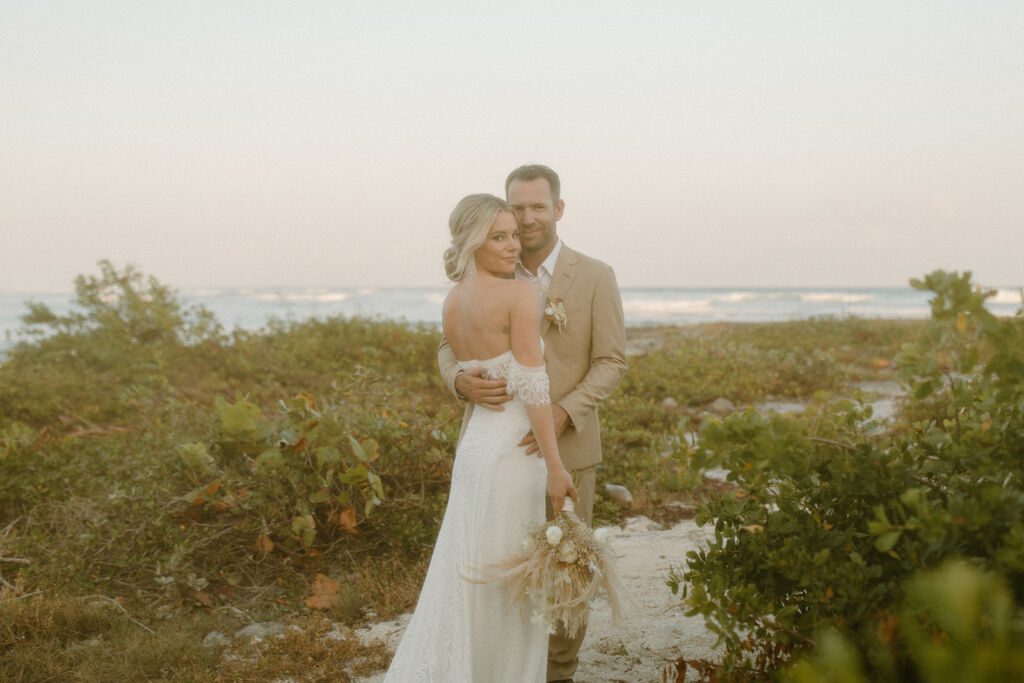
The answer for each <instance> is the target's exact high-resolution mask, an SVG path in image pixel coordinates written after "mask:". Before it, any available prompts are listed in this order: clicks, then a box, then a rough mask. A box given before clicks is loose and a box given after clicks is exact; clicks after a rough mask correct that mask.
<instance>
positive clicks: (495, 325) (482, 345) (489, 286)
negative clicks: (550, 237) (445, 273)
mask: <svg viewBox="0 0 1024 683" xmlns="http://www.w3.org/2000/svg"><path fill="white" fill-rule="evenodd" d="M540 315H541V313H540V296H539V294H538V291H537V288H536V286H535V285H532V284H530V283H528V282H521V281H517V280H511V279H504V278H497V277H492V276H489V275H483V274H481V275H477V276H475V277H471V278H466V279H465V280H463V281H461V282H459V283H458V284H457V285H455V287H453V288H452V290H451V291H450V292H449V293H448V296H447V297H446V298H445V301H444V308H443V309H442V324H443V326H444V334H445V337H446V338H447V339H448V344H449V345H450V346H451V349H452V352H453V353H454V354H455V358H456V359H458V360H461V361H470V360H486V359H488V358H494V357H496V356H500V355H501V354H503V353H505V352H506V351H509V350H512V353H513V355H514V356H515V357H516V359H517V360H518V361H519V362H520V363H523V364H526V365H542V364H543V356H542V355H541V349H540Z"/></svg>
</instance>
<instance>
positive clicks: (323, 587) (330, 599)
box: [306, 574, 341, 609]
mask: <svg viewBox="0 0 1024 683" xmlns="http://www.w3.org/2000/svg"><path fill="white" fill-rule="evenodd" d="M339 588H341V584H339V583H338V582H337V581H335V580H334V579H332V578H331V577H329V576H327V575H326V574H317V575H316V577H315V578H314V579H313V586H312V587H311V589H312V591H313V594H312V595H310V596H309V597H308V598H306V607H309V608H310V609H330V608H331V607H334V605H336V604H337V603H338V597H339V596H338V589H339Z"/></svg>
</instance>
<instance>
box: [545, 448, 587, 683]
mask: <svg viewBox="0 0 1024 683" xmlns="http://www.w3.org/2000/svg"><path fill="white" fill-rule="evenodd" d="M596 469H597V467H596V466H593V467H587V468H584V469H581V470H573V471H572V472H571V473H570V474H572V480H573V483H575V485H576V493H577V494H578V495H579V502H578V503H576V514H577V515H578V516H579V518H580V519H582V520H583V521H584V522H586V523H587V524H590V523H591V520H592V519H593V518H594V489H595V486H596V479H595V475H596ZM547 508H548V519H551V517H552V516H553V515H552V510H551V499H550V498H549V499H548V500H547ZM586 634H587V625H586V623H584V624H583V626H581V627H580V630H579V631H577V632H576V637H574V638H567V637H566V635H565V633H564V632H563V630H562V629H561V628H559V629H558V631H557V632H556V633H554V634H553V635H552V636H551V637H550V638H549V639H548V677H547V678H548V680H549V681H560V680H563V679H567V678H572V677H573V675H574V674H575V673H576V666H577V665H578V664H579V652H580V646H581V645H582V644H583V636H585V635H586Z"/></svg>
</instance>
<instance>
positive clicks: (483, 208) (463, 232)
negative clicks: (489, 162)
mask: <svg viewBox="0 0 1024 683" xmlns="http://www.w3.org/2000/svg"><path fill="white" fill-rule="evenodd" d="M502 211H508V212H509V213H512V209H510V208H509V205H508V204H506V203H505V201H504V200H503V199H499V198H498V197H495V196H494V195H493V194H471V195H469V196H468V197H465V198H463V199H462V201H460V202H459V203H458V204H456V205H455V208H454V209H453V210H452V215H451V216H450V217H449V218H448V229H449V230H450V231H451V233H452V246H450V247H448V249H446V250H445V252H444V270H445V272H446V273H447V274H448V278H449V279H450V280H453V281H454V282H458V281H459V280H461V279H462V278H464V277H465V276H466V274H467V273H468V272H469V266H470V263H471V262H472V260H473V255H474V254H475V253H476V250H477V249H479V248H480V245H482V244H483V243H484V241H485V240H486V239H487V233H489V232H490V231H491V226H492V225H494V221H495V219H496V218H497V217H498V214H499V213H501V212H502ZM514 215H515V214H513V216H514Z"/></svg>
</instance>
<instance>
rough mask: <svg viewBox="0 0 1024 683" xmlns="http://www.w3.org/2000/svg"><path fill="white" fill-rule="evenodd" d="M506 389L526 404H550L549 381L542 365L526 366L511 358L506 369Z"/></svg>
mask: <svg viewBox="0 0 1024 683" xmlns="http://www.w3.org/2000/svg"><path fill="white" fill-rule="evenodd" d="M507 391H508V394H509V395H510V396H516V397H518V398H519V400H520V401H522V402H523V403H524V404H525V405H528V406H546V405H550V404H551V383H550V381H549V380H548V372H547V370H546V369H545V368H544V366H543V365H538V366H536V367H526V366H525V365H520V364H519V363H518V362H517V361H516V359H515V358H513V359H512V362H511V363H510V364H509V369H508V389H507Z"/></svg>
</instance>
